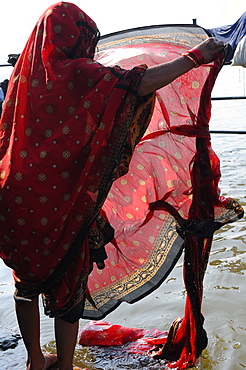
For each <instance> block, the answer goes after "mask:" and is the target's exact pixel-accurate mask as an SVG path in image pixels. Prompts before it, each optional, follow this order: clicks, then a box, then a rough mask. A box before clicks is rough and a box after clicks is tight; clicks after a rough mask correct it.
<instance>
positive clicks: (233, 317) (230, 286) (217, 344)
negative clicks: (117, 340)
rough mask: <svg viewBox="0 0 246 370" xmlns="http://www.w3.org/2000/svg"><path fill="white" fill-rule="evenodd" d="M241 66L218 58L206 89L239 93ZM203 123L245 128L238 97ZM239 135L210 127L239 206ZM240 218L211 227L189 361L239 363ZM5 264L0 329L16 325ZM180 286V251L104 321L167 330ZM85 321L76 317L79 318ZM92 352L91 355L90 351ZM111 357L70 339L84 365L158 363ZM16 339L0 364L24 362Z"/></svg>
mask: <svg viewBox="0 0 246 370" xmlns="http://www.w3.org/2000/svg"><path fill="white" fill-rule="evenodd" d="M245 90H246V71H245V70H244V69H243V68H238V67H231V66H224V67H223V69H222V71H221V72H220V74H219V77H218V79H217V81H216V85H215V88H214V90H213V96H242V95H246V92H245ZM210 128H211V130H233V131H236V130H245V131H246V100H231V101H213V108H212V119H211V125H210ZM245 138H246V137H245V135H242V134H241V135H239V134H230V135H229V134H212V144H213V148H214V150H215V152H216V153H217V155H218V156H219V158H220V161H221V172H222V179H221V183H220V188H221V193H222V194H223V195H225V196H229V197H232V198H235V199H236V200H238V201H239V202H240V204H241V205H243V206H245V208H246V195H245V188H246V145H245ZM245 274H246V223H245V217H244V219H241V220H240V221H238V222H236V223H234V224H231V225H228V226H224V227H223V228H222V229H221V230H219V231H218V232H216V234H215V236H214V242H213V246H212V251H211V255H210V259H209V264H208V268H207V271H206V275H205V280H204V298H203V306H202V308H203V309H202V311H203V314H204V317H205V329H206V331H207V335H208V340H209V343H208V347H207V349H206V350H205V351H204V352H203V356H202V358H201V359H200V360H199V362H198V364H197V367H196V369H199V370H242V369H245V368H246V316H245V311H244V310H245V305H246V283H245ZM13 290H14V288H13V282H12V276H11V270H10V269H8V268H7V267H5V266H4V264H3V263H2V261H0V329H1V328H5V329H7V330H8V331H11V332H13V333H18V326H17V322H16V318H15V312H14V306H13V299H12V294H13ZM184 305H185V290H184V283H183V278H182V257H181V259H180V261H179V262H178V263H177V265H176V267H175V268H174V270H173V271H172V273H171V274H170V275H169V277H168V278H167V280H166V281H165V282H164V283H163V284H162V286H161V287H160V288H159V289H157V290H156V291H155V292H154V293H152V294H150V295H149V296H148V297H146V298H144V299H143V300H141V301H140V302H138V303H136V304H134V305H128V304H122V305H121V306H120V307H119V308H118V309H116V310H115V311H114V312H113V313H111V314H110V315H108V316H107V318H106V319H105V321H108V322H111V323H114V324H119V325H123V326H129V327H137V328H144V329H153V328H157V329H159V330H163V331H165V330H166V331H168V330H169V327H170V325H171V323H172V321H173V320H174V319H175V318H176V317H177V316H182V315H183V310H184ZM87 323H88V321H86V320H81V323H80V326H81V327H82V326H84V325H85V324H87ZM41 342H42V346H43V347H45V348H46V349H47V350H50V351H55V344H54V334H53V322H52V320H51V319H49V318H47V317H45V316H44V315H43V314H42V315H41ZM99 357H100V356H99V355H98V358H99ZM122 361H123V364H122V363H118V364H117V365H115V364H113V362H112V361H110V360H107V358H106V357H105V358H101V359H97V355H96V354H95V353H94V354H93V353H91V352H90V349H84V348H81V346H79V345H77V347H76V353H75V363H76V365H77V366H80V367H85V366H86V367H87V368H88V369H89V370H98V369H105V370H114V369H115V370H117V369H130V368H139V369H152V368H155V369H160V367H152V366H151V365H146V366H144V365H141V366H140V365H139V367H136V366H133V365H131V364H128V363H127V359H126V358H125V359H123V360H122ZM24 362H25V351H24V347H23V343H22V341H19V345H18V346H17V347H16V349H10V350H7V351H4V352H3V351H1V350H0V369H1V370H7V369H18V370H24V369H25V364H24Z"/></svg>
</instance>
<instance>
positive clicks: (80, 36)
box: [0, 2, 154, 314]
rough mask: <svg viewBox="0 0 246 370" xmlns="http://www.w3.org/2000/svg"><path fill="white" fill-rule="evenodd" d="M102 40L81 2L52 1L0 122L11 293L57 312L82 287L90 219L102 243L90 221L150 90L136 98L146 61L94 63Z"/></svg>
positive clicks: (142, 121) (0, 239)
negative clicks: (40, 300)
mask: <svg viewBox="0 0 246 370" xmlns="http://www.w3.org/2000/svg"><path fill="white" fill-rule="evenodd" d="M98 37H99V31H98V29H97V27H96V24H95V23H94V22H93V21H92V20H91V19H90V18H89V17H88V16H87V15H86V14H85V13H84V12H83V11H82V10H80V9H79V8H78V7H77V6H75V5H73V4H71V3H65V2H60V3H57V4H55V5H53V6H51V7H50V8H48V9H47V10H46V11H45V12H44V14H43V15H42V16H41V17H40V19H39V21H38V23H37V24H36V26H35V28H34V30H33V32H32V34H31V36H30V38H29V39H28V41H27V44H26V46H25V48H24V50H23V52H22V53H21V55H20V57H19V59H18V62H17V64H16V66H15V69H14V71H13V74H12V76H11V79H10V82H9V88H8V93H7V96H6V100H5V107H4V111H3V115H2V119H1V131H0V138H1V146H0V161H1V162H0V187H1V190H0V199H1V204H2V205H1V224H2V226H1V231H0V247H1V250H0V253H1V257H2V258H3V260H4V262H5V263H6V264H7V265H8V266H10V267H11V268H12V269H13V270H14V277H15V280H16V287H17V293H16V294H17V296H20V297H22V296H23V297H26V298H27V297H30V298H31V297H32V296H35V295H36V294H38V293H40V292H42V293H44V292H45V293H49V295H47V297H46V298H47V299H46V300H47V302H46V303H47V305H48V306H49V307H51V308H52V310H55V311H56V314H63V313H64V312H65V311H67V310H68V309H70V308H71V307H72V306H73V305H75V304H76V303H77V302H78V301H80V300H81V297H82V296H83V295H84V293H85V290H86V279H87V275H88V272H89V271H90V269H91V264H90V253H89V241H88V236H87V234H88V231H89V229H90V228H91V226H92V224H93V222H94V227H93V232H92V234H93V235H94V239H95V240H97V241H98V245H97V243H93V242H92V244H94V245H93V246H94V247H98V246H101V245H102V242H101V239H102V238H101V234H100V232H99V231H98V230H97V226H96V224H95V222H96V221H95V220H96V219H97V218H98V214H99V210H100V208H101V206H102V204H103V201H104V199H105V197H106V195H107V193H108V190H109V189H110V186H111V184H112V181H113V180H114V179H116V178H117V177H118V176H120V175H121V174H122V173H125V172H126V171H127V168H128V162H129V159H130V157H131V154H132V151H133V148H134V146H135V144H136V143H137V142H138V141H139V139H140V138H141V136H142V134H143V133H144V131H145V129H146V127H147V124H148V121H149V119H150V116H151V112H152V106H153V99H154V95H153V96H149V97H147V98H143V99H142V98H137V96H136V95H137V89H138V85H139V83H140V81H141V79H142V77H143V74H144V71H145V69H146V66H145V65H142V66H141V65H140V66H139V67H135V68H133V69H131V70H126V69H122V68H120V67H118V66H115V67H104V66H103V65H101V64H100V63H98V62H96V61H94V60H93V57H94V52H95V47H96V44H97V41H98ZM132 126H134V135H133V134H132V133H131V130H132V129H131V127H132ZM92 239H93V238H92ZM65 271H66V273H65ZM47 281H48V283H47ZM81 286H82V287H83V288H81ZM79 287H80V288H79ZM51 292H52V295H51Z"/></svg>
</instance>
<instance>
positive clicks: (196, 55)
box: [188, 48, 205, 66]
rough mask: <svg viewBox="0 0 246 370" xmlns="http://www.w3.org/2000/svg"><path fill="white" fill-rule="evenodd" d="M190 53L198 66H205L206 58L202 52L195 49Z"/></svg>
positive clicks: (189, 51)
mask: <svg viewBox="0 0 246 370" xmlns="http://www.w3.org/2000/svg"><path fill="white" fill-rule="evenodd" d="M188 53H190V54H192V55H193V56H194V58H195V59H196V61H197V64H198V65H199V66H201V65H202V64H204V62H205V60H204V56H203V54H202V52H201V51H200V50H199V49H196V48H194V49H191V50H188Z"/></svg>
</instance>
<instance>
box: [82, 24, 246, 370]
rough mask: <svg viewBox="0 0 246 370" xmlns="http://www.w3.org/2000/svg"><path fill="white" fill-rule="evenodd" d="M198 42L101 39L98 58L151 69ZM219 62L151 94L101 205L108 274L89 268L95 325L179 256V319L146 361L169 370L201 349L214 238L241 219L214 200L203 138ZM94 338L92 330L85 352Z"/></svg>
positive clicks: (163, 35)
mask: <svg viewBox="0 0 246 370" xmlns="http://www.w3.org/2000/svg"><path fill="white" fill-rule="evenodd" d="M203 38H206V34H205V32H204V31H203V30H201V29H200V28H199V27H197V28H196V27H189V26H187V27H185V26H184V27H182V26H177V27H175V26H170V27H168V26H167V27H161V26H160V27H158V26H157V27H149V28H145V29H133V30H127V31H126V32H121V33H116V34H113V35H109V36H108V37H105V38H104V39H102V40H101V41H100V44H99V53H98V55H97V58H98V60H99V61H101V62H102V63H105V64H107V63H108V64H109V65H110V63H117V64H119V65H121V66H122V67H124V68H131V66H132V65H134V64H136V63H137V62H139V61H140V60H141V61H142V62H145V63H146V64H148V65H149V66H151V65H155V64H157V63H161V62H164V61H169V60H172V59H174V58H176V57H177V56H179V55H181V54H182V53H184V52H185V51H187V49H189V48H191V47H192V46H193V45H194V44H195V45H196V44H197V43H198V42H199V40H200V41H201V39H203ZM223 62H224V55H220V56H219V58H218V60H216V61H215V62H213V63H210V64H209V65H204V66H201V67H200V68H194V69H193V70H191V71H189V72H188V73H186V74H185V75H183V76H181V77H179V78H177V79H176V80H175V81H173V82H172V83H171V84H169V85H168V86H165V87H164V88H162V89H160V90H159V91H158V92H157V100H156V104H155V109H154V113H153V116H152V119H151V122H150V125H149V127H148V130H147V132H146V134H145V136H144V137H143V138H142V139H141V141H140V143H139V144H138V145H137V146H136V148H135V151H134V154H133V157H132V160H131V163H130V167H129V172H128V173H127V174H126V175H124V176H123V177H121V178H119V179H118V180H116V181H115V182H114V184H113V186H112V187H111V189H110V192H109V194H108V197H107V199H106V201H105V203H104V205H103V211H104V212H105V215H106V217H107V219H108V220H109V222H110V224H111V225H112V226H113V227H114V229H115V236H114V239H113V240H112V241H111V242H110V243H108V244H107V246H106V251H107V255H108V259H107V260H106V261H105V266H106V267H105V269H103V270H98V269H94V270H93V271H92V273H91V274H90V276H89V280H88V289H89V293H90V299H88V300H87V301H86V305H85V311H84V317H85V318H89V319H94V320H95V319H102V318H104V317H105V316H106V315H107V314H108V313H109V312H111V311H112V310H114V309H115V308H117V306H118V305H119V304H121V302H128V303H134V302H136V301H138V300H140V299H141V298H143V297H144V296H146V295H147V294H149V293H151V292H152V291H153V290H154V289H156V288H157V287H158V286H159V285H160V284H161V283H162V282H163V280H164V279H165V278H166V277H167V276H168V274H169V273H170V271H171V270H172V268H173V267H174V265H175V263H176V261H177V259H178V258H179V256H180V254H181V253H182V251H183V250H184V251H185V262H184V280H185V285H186V290H187V302H186V307H185V314H184V318H183V319H182V320H174V322H173V324H172V326H171V329H170V332H169V335H168V339H167V343H164V341H163V343H164V344H163V346H162V347H160V348H159V349H158V350H156V351H155V352H153V355H154V356H157V357H158V358H165V359H166V360H167V361H168V362H169V365H170V367H175V368H186V367H187V366H192V365H194V364H195V361H196V358H197V357H198V356H199V354H200V353H201V351H202V350H203V349H204V348H205V347H206V345H207V337H206V333H205V331H204V329H203V322H204V317H203V315H202V313H201V304H202V291H203V289H202V287H203V277H204V273H205V270H206V266H207V261H208V257H209V252H210V248H211V243H212V237H213V233H214V232H215V230H216V229H218V228H219V227H221V226H223V225H224V224H226V223H228V222H233V221H236V220H237V219H239V218H241V217H242V215H243V210H242V208H241V207H240V206H239V205H238V204H237V203H236V202H235V201H233V200H230V199H226V198H224V197H222V196H220V189H219V187H218V186H219V180H220V163H219V158H218V157H217V156H216V154H215V153H214V151H213V149H212V147H211V141H210V134H209V120H210V115H211V99H210V98H211V91H212V88H213V85H214V83H215V80H216V77H217V75H218V73H219V71H220V68H221V66H222V65H223ZM163 310H165V304H163ZM92 329H93V328H92ZM95 335H96V330H95V332H94V335H93V338H94V339H93V343H95V341H96V339H95ZM87 345H89V339H88V342H87Z"/></svg>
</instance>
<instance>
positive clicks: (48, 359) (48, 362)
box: [42, 352, 57, 370]
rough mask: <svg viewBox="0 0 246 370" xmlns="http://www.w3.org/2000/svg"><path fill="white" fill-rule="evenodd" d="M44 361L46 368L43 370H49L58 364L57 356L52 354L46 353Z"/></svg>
mask: <svg viewBox="0 0 246 370" xmlns="http://www.w3.org/2000/svg"><path fill="white" fill-rule="evenodd" d="M44 360H45V363H44V366H43V368H42V370H47V369H49V368H50V367H51V366H52V365H55V363H56V362H57V356H56V355H53V354H52V353H47V352H46V353H44Z"/></svg>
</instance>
